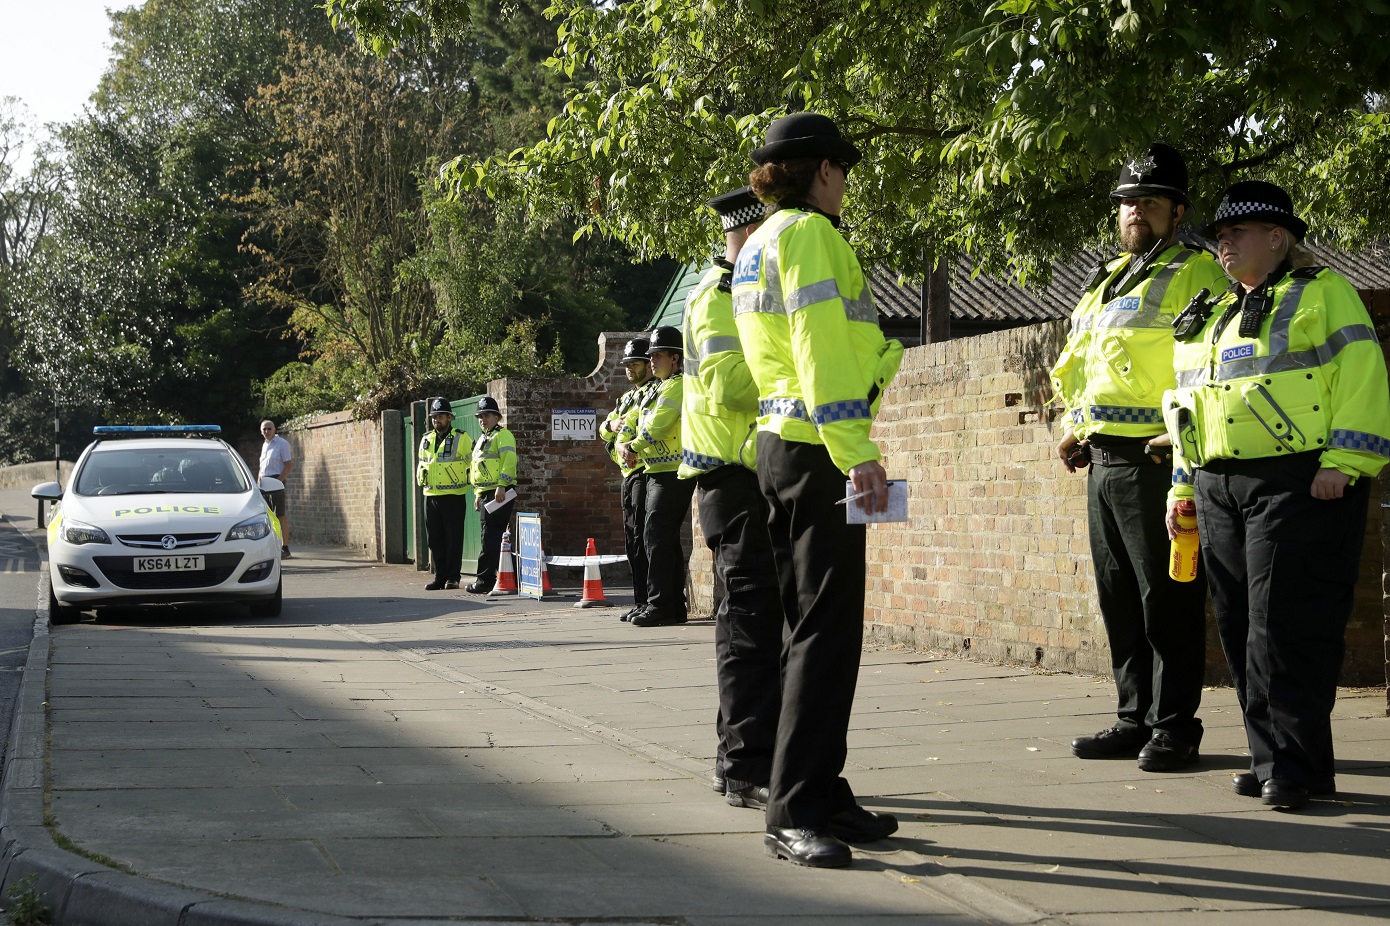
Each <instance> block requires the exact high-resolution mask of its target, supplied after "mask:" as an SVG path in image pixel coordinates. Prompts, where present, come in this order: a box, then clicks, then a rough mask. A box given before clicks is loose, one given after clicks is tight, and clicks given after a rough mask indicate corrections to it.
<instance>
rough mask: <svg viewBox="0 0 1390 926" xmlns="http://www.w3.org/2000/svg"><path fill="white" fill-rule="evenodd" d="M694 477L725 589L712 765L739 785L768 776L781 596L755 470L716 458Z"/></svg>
mask: <svg viewBox="0 0 1390 926" xmlns="http://www.w3.org/2000/svg"><path fill="white" fill-rule="evenodd" d="M696 485H697V486H698V489H697V491H698V493H699V502H700V504H699V511H700V530H701V532H702V533H703V534H704V535H705V543H706V544H708V545H709V549H710V552H711V553H712V554H714V570H715V573H716V575H717V576H718V578H719V585H720V586H722V587H723V589H724V596H723V598H722V600H721V601H720V602H719V607H718V610H717V611H716V612H715V615H714V653H715V664H716V677H717V679H718V682H719V713H718V716H717V717H716V719H715V726H716V728H717V730H718V733H719V757H718V760H717V766H718V768H719V769H720V770H721V772H722V774H723V776H724V778H725V780H726V781H727V783H728V787H729V788H730V789H731V790H738V789H742V788H746V787H749V786H750V785H765V784H767V783H768V780H769V779H770V778H771V777H772V755H773V751H774V747H775V745H776V739H777V715H778V713H779V712H780V711H781V706H782V624H783V618H782V599H781V596H780V595H779V593H778V590H777V567H776V564H775V563H774V562H773V559H772V543H771V541H770V540H769V539H768V535H767V502H766V501H764V500H763V496H762V492H761V490H760V489H759V488H758V477H757V474H756V473H754V472H753V471H752V470H750V469H747V468H746V467H743V466H733V465H730V466H721V467H719V468H718V469H715V470H713V471H711V472H708V473H704V474H703V475H701V476H699V477H698V478H697V479H696Z"/></svg>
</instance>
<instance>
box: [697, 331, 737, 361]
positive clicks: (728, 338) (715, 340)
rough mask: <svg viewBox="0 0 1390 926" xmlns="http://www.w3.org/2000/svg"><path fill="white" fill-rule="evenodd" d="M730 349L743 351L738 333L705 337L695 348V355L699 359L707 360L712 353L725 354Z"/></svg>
mask: <svg viewBox="0 0 1390 926" xmlns="http://www.w3.org/2000/svg"><path fill="white" fill-rule="evenodd" d="M731 351H733V352H737V353H740V354H741V353H743V344H742V343H740V342H739V339H738V335H736V334H721V335H716V336H715V337H712V338H707V339H706V340H705V342H704V343H703V344H701V345H700V346H699V347H698V348H697V355H698V357H699V359H700V360H708V359H709V358H710V357H711V356H712V355H714V354H725V353H729V352H731Z"/></svg>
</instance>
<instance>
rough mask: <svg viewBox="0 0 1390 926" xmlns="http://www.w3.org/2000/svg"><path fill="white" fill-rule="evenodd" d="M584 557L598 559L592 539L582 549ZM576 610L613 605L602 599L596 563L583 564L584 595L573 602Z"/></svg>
mask: <svg viewBox="0 0 1390 926" xmlns="http://www.w3.org/2000/svg"><path fill="white" fill-rule="evenodd" d="M584 555H585V556H588V557H594V558H597V557H598V547H596V546H594V538H592V537H590V538H589V545H588V546H587V547H585V549H584ZM574 606H575V607H576V608H611V607H613V603H612V602H611V601H609V600H608V599H607V598H604V597H603V577H602V576H600V575H599V568H598V563H596V562H593V563H585V564H584V594H583V595H581V596H580V597H579V600H578V601H577V602H575V604H574Z"/></svg>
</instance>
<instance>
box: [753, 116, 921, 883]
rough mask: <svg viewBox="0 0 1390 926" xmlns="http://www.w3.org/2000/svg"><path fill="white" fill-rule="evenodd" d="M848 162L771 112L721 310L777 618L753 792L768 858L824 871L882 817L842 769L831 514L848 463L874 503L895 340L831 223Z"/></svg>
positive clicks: (839, 555) (854, 534)
mask: <svg viewBox="0 0 1390 926" xmlns="http://www.w3.org/2000/svg"><path fill="white" fill-rule="evenodd" d="M859 158H860V153H859V150H858V149H857V148H855V147H854V145H852V144H851V143H850V142H848V141H847V140H845V139H844V138H843V137H841V135H840V131H839V129H838V128H837V127H836V126H835V123H834V122H832V121H831V120H830V119H828V118H826V117H825V116H822V115H818V114H816V113H797V114H795V115H791V116H785V117H783V118H781V119H778V120H777V121H776V122H774V123H773V124H772V126H771V127H770V128H769V129H768V133H767V141H766V144H764V145H763V146H762V147H761V148H758V149H757V150H755V151H754V152H753V160H754V162H755V163H757V164H758V165H759V167H758V169H757V170H755V171H754V172H753V173H752V174H750V175H749V183H750V184H752V187H753V191H754V192H755V193H756V194H757V196H758V198H759V199H761V200H762V201H763V202H765V203H768V204H769V205H770V209H769V212H770V215H769V216H768V218H767V220H766V221H765V222H764V223H763V225H762V227H760V228H759V229H758V230H757V231H756V232H754V233H753V234H752V235H751V236H750V237H749V239H748V241H747V242H746V243H745V244H744V245H743V248H742V249H741V250H740V251H739V256H738V262H737V264H736V265H735V267H734V276H733V302H734V321H735V324H736V325H737V326H738V336H739V341H740V342H741V344H742V346H743V351H744V356H745V359H746V360H747V363H748V369H749V371H750V372H751V373H752V374H753V381H754V383H755V384H756V385H757V387H758V402H759V410H758V412H759V415H758V443H757V454H758V483H759V485H760V487H761V489H762V492H763V496H764V497H765V498H766V499H767V501H768V507H769V509H770V514H769V522H768V533H769V535H770V537H771V540H772V548H773V557H774V561H775V563H776V567H777V580H778V584H779V586H780V589H781V596H782V606H783V610H784V612H785V618H786V632H785V635H784V639H783V645H782V654H783V660H782V661H783V673H782V710H781V715H780V717H779V720H778V725H777V742H776V747H775V751H774V753H773V760H772V777H771V781H770V782H769V785H768V788H769V797H768V802H767V834H766V836H765V837H764V846H765V849H766V851H767V852H768V854H770V855H775V856H778V857H781V858H787V859H790V860H791V861H793V862H796V863H798V864H802V865H811V866H816V867H824V868H836V867H843V866H845V865H848V864H849V863H850V861H851V855H850V850H849V847H848V846H846V845H845V844H844V842H842V841H841V840H844V841H846V842H867V841H871V840H874V839H881V838H883V837H884V836H887V835H889V834H890V833H892V832H893V831H894V830H896V829H897V821H896V820H894V819H893V817H892V816H891V815H889V814H882V813H872V812H870V811H868V810H864V809H863V808H861V807H860V806H859V805H858V803H857V802H856V801H855V797H854V792H853V791H851V790H850V786H849V783H848V782H846V781H845V780H844V778H843V777H841V774H840V773H841V772H842V771H843V770H844V763H845V757H846V753H847V749H846V735H847V732H848V729H849V717H850V709H851V707H852V706H853V704H854V688H855V682H856V679H857V676H858V673H859V652H860V646H861V643H862V636H863V629H864V554H865V532H864V526H863V525H862V524H860V525H850V524H846V523H845V515H844V508H842V507H837V506H836V502H837V501H839V500H843V499H844V498H845V477H846V475H848V477H849V479H850V481H851V482H852V483H853V485H854V490H855V492H856V493H864V497H863V498H862V499H860V500H859V504H860V506H861V507H862V508H864V509H865V510H866V511H867V510H870V509H871V508H875V509H878V510H883V509H885V508H886V507H887V504H888V497H887V485H886V483H887V480H886V477H885V474H884V470H883V466H882V464H881V463H880V462H879V460H880V459H881V454H880V453H879V450H878V447H877V446H876V445H875V444H874V442H873V440H871V439H870V437H869V430H870V428H871V427H872V426H873V418H874V414H875V412H876V411H877V408H878V399H879V395H880V393H881V391H882V390H883V388H884V387H886V386H887V384H888V381H889V380H890V379H891V378H892V376H893V374H894V373H896V372H897V363H898V362H899V361H900V360H901V358H902V345H900V344H898V343H897V342H896V341H891V342H889V341H885V340H884V337H883V333H882V332H881V331H879V328H878V316H877V313H876V312H875V310H874V302H873V296H872V294H871V293H870V291H869V286H868V282H867V280H866V279H865V277H864V273H863V271H862V270H861V269H860V267H859V261H858V259H857V258H856V257H855V256H854V251H853V250H852V249H851V248H850V246H849V244H848V243H847V242H846V241H845V239H844V238H842V237H841V236H840V233H839V232H838V231H837V230H836V228H837V226H838V225H839V223H840V218H839V213H840V205H841V203H842V201H843V199H844V193H845V180H846V177H847V176H848V173H849V170H850V168H851V167H853V166H854V165H855V164H856V163H857V162H858V161H859Z"/></svg>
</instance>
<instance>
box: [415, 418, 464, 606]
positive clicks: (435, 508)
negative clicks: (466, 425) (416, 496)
mask: <svg viewBox="0 0 1390 926" xmlns="http://www.w3.org/2000/svg"><path fill="white" fill-rule="evenodd" d="M427 407H428V410H429V415H430V424H431V425H432V428H431V430H430V432H429V433H428V434H426V435H425V436H424V437H422V438H421V439H420V452H419V463H418V464H417V465H416V468H415V481H416V483H418V484H419V485H420V486H421V487H422V488H423V490H424V494H425V533H426V534H427V535H428V536H429V541H430V563H431V564H432V565H433V566H434V581H433V582H431V583H430V584H428V585H426V586H425V588H427V589H429V590H430V591H437V590H439V589H441V588H458V587H459V573H460V570H461V569H462V566H463V519H464V515H465V514H466V513H467V510H468V509H467V506H468V500H467V494H468V467H469V458H470V455H471V454H472V452H473V438H471V437H469V436H468V432H467V431H460V430H459V429H458V428H455V427H454V412H453V409H452V408H451V407H450V406H449V400H448V399H445V398H444V397H443V396H439V397H436V398H433V399H430V400H429V403H428V406H427Z"/></svg>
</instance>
